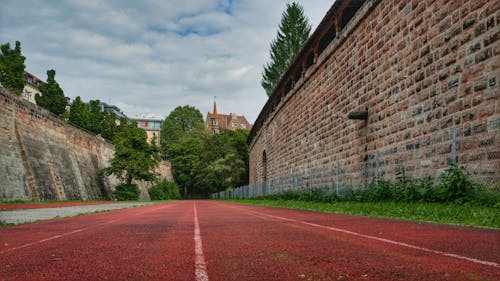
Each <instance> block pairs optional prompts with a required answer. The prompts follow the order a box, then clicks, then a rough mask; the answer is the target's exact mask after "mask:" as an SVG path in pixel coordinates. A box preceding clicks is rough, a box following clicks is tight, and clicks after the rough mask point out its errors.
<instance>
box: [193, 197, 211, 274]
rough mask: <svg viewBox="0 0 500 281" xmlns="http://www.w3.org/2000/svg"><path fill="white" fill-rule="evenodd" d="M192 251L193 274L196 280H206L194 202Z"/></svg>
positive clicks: (205, 268)
mask: <svg viewBox="0 0 500 281" xmlns="http://www.w3.org/2000/svg"><path fill="white" fill-rule="evenodd" d="M194 244H195V245H194V253H195V256H196V258H195V272H194V273H195V275H196V280H197V281H208V273H207V264H206V263H205V257H204V256H203V245H202V244H201V235H200V225H199V223H198V212H197V210H196V202H194Z"/></svg>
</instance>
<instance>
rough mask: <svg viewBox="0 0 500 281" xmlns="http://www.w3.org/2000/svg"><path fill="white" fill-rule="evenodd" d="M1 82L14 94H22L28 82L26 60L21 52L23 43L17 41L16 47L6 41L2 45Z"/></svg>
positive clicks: (0, 55) (0, 58)
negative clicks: (12, 47)
mask: <svg viewBox="0 0 500 281" xmlns="http://www.w3.org/2000/svg"><path fill="white" fill-rule="evenodd" d="M0 49H1V51H2V53H1V54H0V83H1V84H2V86H3V87H5V88H6V89H7V90H9V91H11V92H12V93H14V94H17V95H21V93H22V92H23V89H24V85H25V84H26V79H25V78H24V68H25V67H26V66H25V65H24V60H25V59H26V58H25V57H24V56H23V55H22V54H21V43H20V42H19V41H16V46H15V47H14V49H11V48H10V44H9V43H6V44H3V45H1V46H0Z"/></svg>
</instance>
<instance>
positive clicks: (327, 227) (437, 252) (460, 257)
mask: <svg viewBox="0 0 500 281" xmlns="http://www.w3.org/2000/svg"><path fill="white" fill-rule="evenodd" d="M235 209H239V210H241V211H244V212H250V213H254V214H258V215H261V216H266V217H270V218H275V219H279V220H284V221H291V222H295V223H301V224H305V225H309V226H314V227H319V228H324V229H328V230H333V231H337V232H342V233H346V234H350V235H353V236H358V237H363V238H367V239H372V240H376V241H381V242H386V243H389V244H394V245H398V246H402V247H407V248H411V249H416V250H420V251H424V252H429V253H433V254H438V255H443V256H447V257H452V258H456V259H461V260H466V261H470V262H473V263H478V264H482V265H488V266H493V267H500V264H498V263H496V262H491V261H483V260H479V259H475V258H470V257H466V256H461V255H457V254H452V253H447V252H443V251H438V250H432V249H429V248H424V247H419V246H415V245H411V244H407V243H404V242H398V241H394V240H389V239H385V238H380V237H376V236H371V235H366V234H362V233H358V232H354V231H349V230H345V229H341V228H336V227H330V226H324V225H320V224H315V223H310V222H305V221H300V220H295V219H289V218H284V217H279V216H274V215H269V214H265V213H261V212H256V211H249V210H244V209H240V208H235Z"/></svg>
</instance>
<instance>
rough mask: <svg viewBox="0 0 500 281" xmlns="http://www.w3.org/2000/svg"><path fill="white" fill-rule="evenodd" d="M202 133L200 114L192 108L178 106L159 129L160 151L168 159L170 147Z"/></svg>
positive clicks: (203, 126) (202, 124)
mask: <svg viewBox="0 0 500 281" xmlns="http://www.w3.org/2000/svg"><path fill="white" fill-rule="evenodd" d="M204 132H205V125H204V123H203V116H202V115H201V112H200V111H199V110H198V109H196V108H195V107H193V106H189V105H185V106H178V107H177V108H175V109H174V110H173V111H172V112H171V113H170V114H169V115H168V116H167V118H166V119H165V122H164V123H163V126H162V128H161V132H160V134H161V136H162V137H161V139H160V142H161V148H162V151H163V153H164V154H165V156H166V157H167V158H169V159H170V157H171V150H172V146H173V145H175V144H177V143H178V142H179V141H180V139H182V138H185V137H188V136H192V135H199V134H203V133H204Z"/></svg>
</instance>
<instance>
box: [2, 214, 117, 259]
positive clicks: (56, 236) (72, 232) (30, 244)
mask: <svg viewBox="0 0 500 281" xmlns="http://www.w3.org/2000/svg"><path fill="white" fill-rule="evenodd" d="M114 222H116V220H112V221H108V222H105V223H101V224H98V225H93V226H89V227H84V228H80V229H77V230H73V231H70V232H66V233H63V234H59V235H54V236H51V237H48V238H44V239H41V240H38V241H35V242H31V243H28V244H24V245H21V246H18V247H14V248H10V249H7V250H4V251H1V252H0V254H3V253H7V252H11V251H14V250H19V249H22V248H26V247H29V246H32V245H36V244H40V243H43V242H47V241H50V240H54V239H58V238H61V237H64V236H68V235H71V234H75V233H78V232H82V231H84V230H87V229H90V228H94V227H98V226H101V225H105V224H110V223H114Z"/></svg>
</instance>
